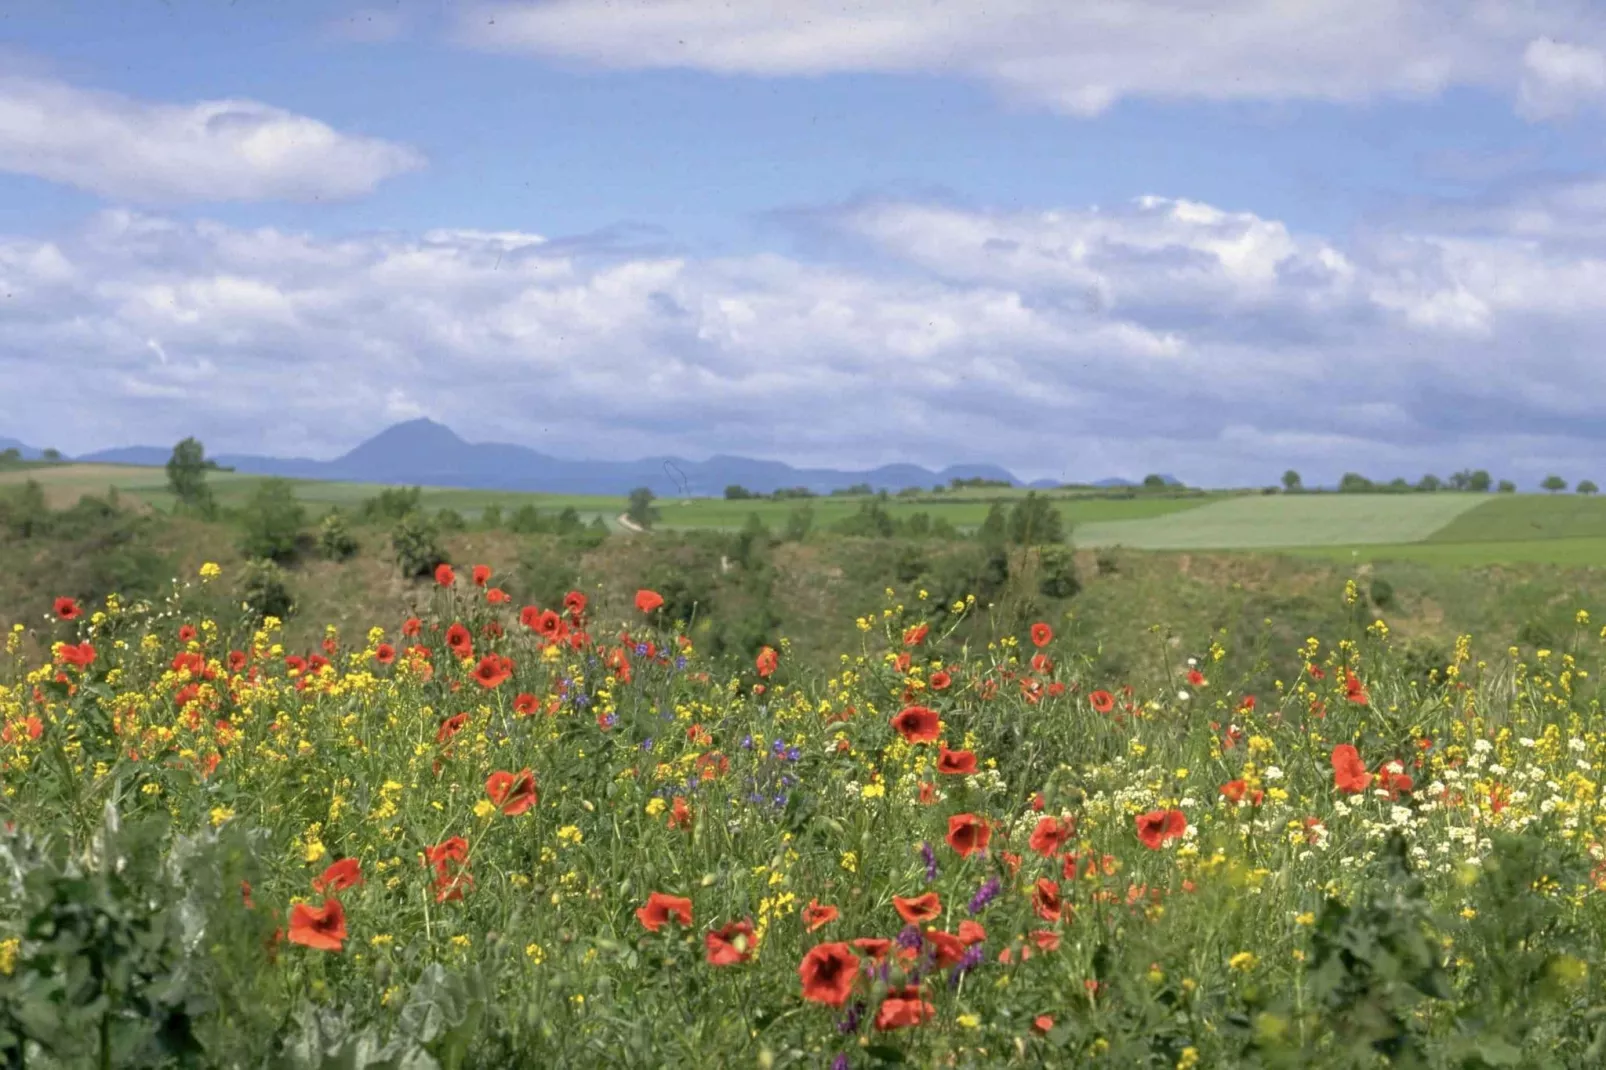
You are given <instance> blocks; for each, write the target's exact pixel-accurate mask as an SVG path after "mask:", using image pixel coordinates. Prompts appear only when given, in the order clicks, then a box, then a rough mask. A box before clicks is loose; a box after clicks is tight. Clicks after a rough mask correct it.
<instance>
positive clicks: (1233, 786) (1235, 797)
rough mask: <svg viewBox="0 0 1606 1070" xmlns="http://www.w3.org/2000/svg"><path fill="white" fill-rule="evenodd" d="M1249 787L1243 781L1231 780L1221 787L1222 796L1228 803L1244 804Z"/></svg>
mask: <svg viewBox="0 0 1606 1070" xmlns="http://www.w3.org/2000/svg"><path fill="white" fill-rule="evenodd" d="M1248 790H1249V785H1248V784H1246V783H1245V782H1244V781H1242V780H1229V781H1227V782H1226V783H1225V784H1223V785H1221V794H1222V795H1223V796H1225V798H1226V800H1227V801H1228V802H1242V801H1243V797H1244V794H1245V793H1246V792H1248Z"/></svg>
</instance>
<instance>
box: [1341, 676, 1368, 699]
mask: <svg viewBox="0 0 1606 1070" xmlns="http://www.w3.org/2000/svg"><path fill="white" fill-rule="evenodd" d="M1344 697H1345V698H1346V699H1348V700H1349V701H1351V702H1353V703H1355V704H1356V705H1357V706H1364V705H1366V704H1367V702H1368V701H1370V700H1369V698H1368V696H1367V694H1366V688H1365V687H1364V686H1362V684H1361V681H1360V680H1359V679H1357V678H1356V676H1355V674H1354V673H1352V672H1350V671H1349V670H1348V669H1345V670H1344Z"/></svg>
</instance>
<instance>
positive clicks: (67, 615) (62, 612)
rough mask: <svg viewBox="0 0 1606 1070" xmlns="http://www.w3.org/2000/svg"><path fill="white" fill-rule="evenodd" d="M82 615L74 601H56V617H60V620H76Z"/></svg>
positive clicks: (59, 599)
mask: <svg viewBox="0 0 1606 1070" xmlns="http://www.w3.org/2000/svg"><path fill="white" fill-rule="evenodd" d="M83 615H84V611H83V609H81V608H80V607H79V605H78V602H77V600H76V599H72V598H58V599H56V616H58V617H60V618H61V619H62V620H77V619H78V618H79V617H81V616H83Z"/></svg>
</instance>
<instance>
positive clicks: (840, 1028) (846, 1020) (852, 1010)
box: [836, 1003, 864, 1059]
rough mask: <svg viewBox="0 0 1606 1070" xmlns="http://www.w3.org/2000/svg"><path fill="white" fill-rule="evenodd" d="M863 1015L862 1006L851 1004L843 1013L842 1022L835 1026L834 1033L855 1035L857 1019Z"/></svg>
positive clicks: (857, 1027)
mask: <svg viewBox="0 0 1606 1070" xmlns="http://www.w3.org/2000/svg"><path fill="white" fill-rule="evenodd" d="M863 1015H864V1004H863V1003H855V1004H853V1005H852V1006H851V1007H849V1008H848V1009H847V1011H846V1012H844V1013H843V1015H842V1020H841V1021H840V1022H838V1023H837V1024H836V1031H837V1032H838V1033H857V1032H858V1031H859V1019H860V1018H861V1017H862V1016H863ZM842 1058H843V1059H846V1058H847V1056H845V1055H844V1056H842Z"/></svg>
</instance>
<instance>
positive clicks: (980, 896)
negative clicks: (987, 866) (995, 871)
mask: <svg viewBox="0 0 1606 1070" xmlns="http://www.w3.org/2000/svg"><path fill="white" fill-rule="evenodd" d="M1003 888H1004V885H1003V883H1002V882H1000V881H999V879H998V878H997V877H989V878H988V879H987V883H986V884H983V885H982V886H981V887H980V888H979V889H978V890H977V891H976V894H975V895H973V896H971V897H970V912H971V913H972V914H980V913H981V912H982V910H983V909H984V908H985V907H986V906H987V904H988V903H991V902H992V901H993V900H994V899H997V898H998V893H999V892H1001V891H1003Z"/></svg>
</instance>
